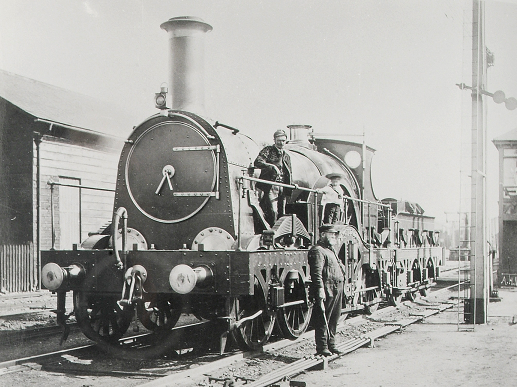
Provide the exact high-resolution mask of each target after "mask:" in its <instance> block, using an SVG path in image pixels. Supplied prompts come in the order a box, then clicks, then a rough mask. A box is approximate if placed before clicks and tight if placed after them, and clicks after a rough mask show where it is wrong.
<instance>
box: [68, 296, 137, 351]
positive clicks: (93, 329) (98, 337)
mask: <svg viewBox="0 0 517 387" xmlns="http://www.w3.org/2000/svg"><path fill="white" fill-rule="evenodd" d="M74 312H75V317H76V320H77V323H78V324H79V327H80V328H81V331H82V332H83V333H84V335H85V336H86V337H88V338H89V339H91V340H93V341H95V342H97V343H109V344H114V343H116V342H117V340H118V339H120V338H121V337H122V335H124V333H126V331H127V329H128V328H129V325H130V324H131V319H132V316H133V313H132V308H129V307H127V308H125V309H122V308H121V307H120V305H119V304H118V303H117V297H113V296H105V295H102V296H101V295H96V294H95V295H94V294H88V293H86V292H84V291H76V292H74Z"/></svg>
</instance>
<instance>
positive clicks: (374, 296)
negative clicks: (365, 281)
mask: <svg viewBox="0 0 517 387" xmlns="http://www.w3.org/2000/svg"><path fill="white" fill-rule="evenodd" d="M366 300H367V302H369V301H375V302H374V303H371V304H368V305H365V306H364V311H365V313H366V314H372V313H373V312H375V311H376V310H377V309H379V304H380V300H381V291H380V290H378V289H374V290H368V291H367V292H366Z"/></svg>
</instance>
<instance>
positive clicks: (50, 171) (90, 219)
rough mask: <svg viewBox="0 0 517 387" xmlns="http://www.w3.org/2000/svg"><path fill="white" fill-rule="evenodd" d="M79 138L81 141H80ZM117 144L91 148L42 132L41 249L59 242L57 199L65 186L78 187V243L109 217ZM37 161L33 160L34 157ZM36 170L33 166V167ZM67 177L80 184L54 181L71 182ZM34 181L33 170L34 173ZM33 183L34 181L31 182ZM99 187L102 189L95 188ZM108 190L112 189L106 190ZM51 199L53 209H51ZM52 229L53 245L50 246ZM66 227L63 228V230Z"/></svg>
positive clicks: (65, 247) (118, 150)
mask: <svg viewBox="0 0 517 387" xmlns="http://www.w3.org/2000/svg"><path fill="white" fill-rule="evenodd" d="M79 142H80V141H79ZM121 147H122V141H120V147H118V148H104V149H93V148H90V147H83V146H81V145H77V144H74V143H71V142H70V141H67V140H64V139H62V138H57V137H52V136H48V135H46V136H44V137H43V139H42V143H41V145H40V163H41V164H40V171H41V172H40V173H41V176H40V184H41V197H40V202H41V229H40V233H41V236H40V238H41V239H40V240H41V250H47V249H50V248H51V247H54V248H56V249H60V248H64V249H67V248H70V246H62V243H61V242H62V241H61V235H62V230H61V228H62V225H61V221H62V219H61V218H62V217H61V216H60V215H61V214H60V207H61V208H62V206H60V204H62V203H60V201H62V200H63V198H62V197H63V195H64V192H65V190H68V191H70V190H77V192H78V195H79V201H80V205H79V208H78V209H77V213H78V216H79V220H80V240H76V241H75V242H74V243H76V244H78V245H79V244H80V243H81V242H82V241H84V240H85V239H86V238H87V237H88V233H89V232H94V231H97V230H98V229H99V228H100V227H101V226H103V225H106V224H107V223H109V222H110V221H111V217H112V214H113V199H114V192H113V190H114V189H115V184H116V176H117V165H118V160H119V155H120V149H121ZM35 162H36V160H35ZM35 170H36V169H35ZM70 179H73V181H74V182H77V184H78V185H80V186H81V187H82V188H73V187H66V186H60V185H58V184H56V185H52V184H49V182H54V183H65V184H66V183H70V182H71V181H70ZM34 180H35V181H36V173H34ZM34 186H36V184H34ZM98 189H102V190H98ZM107 190H111V191H107ZM51 203H52V208H53V211H51ZM52 231H54V235H55V238H54V246H52ZM64 232H65V231H63V233H64Z"/></svg>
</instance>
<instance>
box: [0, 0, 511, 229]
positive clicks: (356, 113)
mask: <svg viewBox="0 0 517 387" xmlns="http://www.w3.org/2000/svg"><path fill="white" fill-rule="evenodd" d="M485 9H486V44H487V46H488V48H489V49H490V50H491V51H492V52H493V53H494V54H495V66H494V67H491V68H490V69H489V70H488V81H487V89H488V91H491V92H494V91H495V90H503V91H504V92H505V93H506V96H507V97H510V96H514V97H517V71H515V68H516V61H517V23H516V22H515V20H517V2H516V1H513V2H496V1H487V2H486V8H485ZM176 16H197V17H200V18H202V19H203V20H204V21H205V22H207V23H209V24H211V25H212V26H213V28H214V29H213V31H212V32H210V33H209V34H208V35H207V40H206V74H207V77H206V87H205V90H206V107H207V109H206V110H207V115H208V116H209V117H210V118H212V119H214V120H218V121H220V122H222V123H225V124H228V125H231V126H234V127H237V128H239V129H241V131H242V132H244V133H246V134H248V135H250V136H251V137H252V138H254V139H255V140H256V141H258V142H263V141H267V142H269V141H271V140H272V134H273V132H274V131H275V130H276V129H278V128H285V127H286V126H287V125H290V124H308V125H312V126H313V128H314V130H315V131H316V132H325V133H347V134H352V135H358V134H359V135H360V134H362V133H363V131H364V132H365V133H366V142H367V144H368V145H370V146H372V147H373V148H375V149H376V150H377V152H376V156H375V158H374V165H373V179H374V189H375V192H376V194H377V196H378V197H379V199H381V198H384V197H395V198H399V199H407V200H410V201H415V202H418V203H419V204H420V205H421V206H422V207H423V208H424V209H425V210H426V214H428V215H434V216H436V217H438V218H439V219H444V218H445V216H444V213H445V212H456V211H458V205H459V202H460V197H459V186H460V184H459V178H460V168H461V167H460V164H461V163H460V153H461V152H460V150H461V138H462V135H461V133H462V131H463V132H464V133H467V136H468V133H469V132H468V131H469V130H470V125H471V124H470V115H471V110H470V108H471V106H470V101H471V97H470V93H469V92H466V91H461V90H460V89H459V88H458V87H457V86H456V85H455V84H456V83H461V82H464V83H466V84H467V85H471V84H472V78H471V47H472V43H471V33H472V32H471V31H472V25H471V19H472V13H471V2H470V1H460V0H457V1H454V0H418V1H416V0H391V1H388V0H332V1H331V0H327V1H322V0H262V1H254V0H253V1H252V0H248V1H243V0H219V1H213V0H212V1H210V0H205V1H203V0H185V1H180V0H167V1H163V0H110V1H105V0H87V1H81V0H0V68H1V69H3V70H7V71H11V72H14V73H16V74H19V75H23V76H26V77H29V78H33V79H36V80H38V81H41V82H46V83H50V84H53V85H56V86H59V87H63V88H66V89H69V90H74V91H77V92H80V93H82V94H86V95H90V96H93V97H97V98H99V99H102V100H107V101H114V102H116V103H118V104H119V105H121V106H124V108H125V109H126V110H128V111H131V112H133V114H135V115H136V117H137V119H138V120H139V121H140V120H143V119H144V118H145V117H147V116H149V115H151V114H154V113H155V109H154V102H153V97H154V93H155V92H157V91H159V88H160V85H161V84H162V82H167V81H168V71H167V65H168V59H167V55H168V52H167V50H168V46H167V33H166V32H165V31H163V30H161V29H160V24H161V23H163V22H165V21H166V20H168V19H169V18H171V17H176ZM487 114H488V119H487V128H488V133H487V138H488V145H487V150H488V162H489V166H488V173H487V181H488V184H489V198H488V207H489V210H490V211H491V216H496V215H497V185H498V166H497V162H498V161H497V152H496V148H495V146H493V144H492V142H491V140H492V139H493V138H495V137H498V136H500V135H502V134H504V133H506V132H508V131H510V130H512V129H514V128H516V127H517V110H514V111H509V110H507V109H506V108H505V107H504V105H496V104H495V103H493V101H492V100H491V99H490V100H489V101H488V102H487ZM137 123H138V122H135V124H137ZM351 139H353V140H356V141H359V142H360V141H361V140H362V139H361V137H352V138H351Z"/></svg>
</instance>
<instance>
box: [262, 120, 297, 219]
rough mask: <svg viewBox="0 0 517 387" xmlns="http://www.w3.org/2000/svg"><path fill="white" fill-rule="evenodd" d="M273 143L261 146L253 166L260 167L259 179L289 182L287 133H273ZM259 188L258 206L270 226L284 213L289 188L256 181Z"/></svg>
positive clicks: (290, 170)
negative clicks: (286, 148) (286, 150)
mask: <svg viewBox="0 0 517 387" xmlns="http://www.w3.org/2000/svg"><path fill="white" fill-rule="evenodd" d="M273 137H274V141H275V143H274V144H273V145H268V146H266V147H265V148H263V149H262V150H261V151H260V152H259V154H258V156H257V158H256V159H255V163H254V164H255V168H260V169H261V171H260V176H259V178H260V179H263V180H269V181H274V182H277V183H283V184H291V178H292V177H291V176H292V169H291V158H290V157H289V155H288V154H287V153H286V152H285V150H284V145H285V143H286V142H287V134H286V133H285V131H283V130H282V129H280V130H277V131H276V132H275V134H274V135H273ZM256 187H257V188H258V189H260V191H261V193H260V195H261V197H260V208H262V211H263V212H264V216H265V219H266V221H267V222H268V223H269V225H270V226H271V227H273V225H274V224H275V221H276V220H277V219H278V218H279V217H281V216H283V215H284V214H285V198H286V197H287V196H288V195H289V193H290V190H289V189H288V188H285V187H279V186H277V185H271V184H267V183H260V182H259V183H257V184H256Z"/></svg>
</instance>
